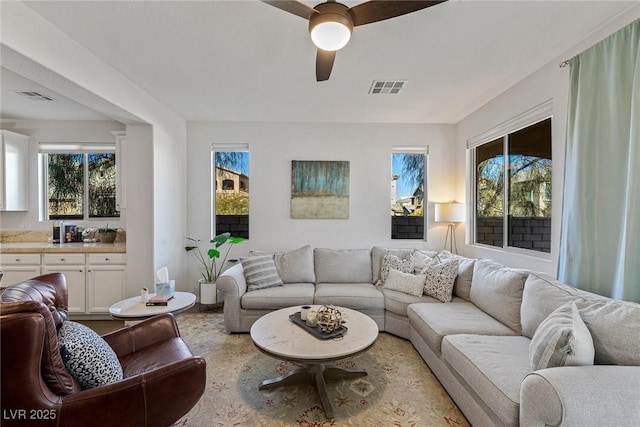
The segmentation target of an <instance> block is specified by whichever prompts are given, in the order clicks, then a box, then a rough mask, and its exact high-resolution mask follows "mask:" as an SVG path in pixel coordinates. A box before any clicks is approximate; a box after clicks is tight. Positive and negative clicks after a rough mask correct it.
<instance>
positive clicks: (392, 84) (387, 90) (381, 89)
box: [369, 80, 407, 95]
mask: <svg viewBox="0 0 640 427" xmlns="http://www.w3.org/2000/svg"><path fill="white" fill-rule="evenodd" d="M406 83H407V81H406V80H374V81H373V83H372V84H371V89H369V95H375V94H381V95H387V94H393V93H398V92H400V89H402V88H403V87H404V85H405V84H406Z"/></svg>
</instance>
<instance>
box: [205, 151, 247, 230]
mask: <svg viewBox="0 0 640 427" xmlns="http://www.w3.org/2000/svg"><path fill="white" fill-rule="evenodd" d="M212 150H213V155H212V158H213V162H212V163H213V189H214V208H213V225H214V230H215V231H214V234H215V235H218V234H222V233H227V232H228V233H231V235H232V236H235V237H244V238H245V239H248V238H249V146H248V145H246V144H224V145H223V144H213V146H212Z"/></svg>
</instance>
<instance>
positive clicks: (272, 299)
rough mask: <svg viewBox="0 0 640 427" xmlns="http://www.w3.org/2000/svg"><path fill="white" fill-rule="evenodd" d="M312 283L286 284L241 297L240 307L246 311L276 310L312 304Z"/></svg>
mask: <svg viewBox="0 0 640 427" xmlns="http://www.w3.org/2000/svg"><path fill="white" fill-rule="evenodd" d="M314 291H315V285H314V284H313V283H287V284H285V285H283V286H276V287H273V288H266V289H259V290H255V291H252V292H246V293H245V294H243V295H242V299H241V301H240V305H241V307H242V308H243V309H246V310H276V309H280V308H284V307H292V306H294V305H308V304H313V293H314Z"/></svg>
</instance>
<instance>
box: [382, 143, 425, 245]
mask: <svg viewBox="0 0 640 427" xmlns="http://www.w3.org/2000/svg"><path fill="white" fill-rule="evenodd" d="M415 150H419V151H422V152H418V153H416V152H402V151H401V150H399V151H398V152H394V153H392V154H391V238H392V239H418V240H424V200H425V194H424V188H425V152H426V148H420V147H416V148H415ZM405 151H408V150H405Z"/></svg>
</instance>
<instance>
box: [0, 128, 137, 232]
mask: <svg viewBox="0 0 640 427" xmlns="http://www.w3.org/2000/svg"><path fill="white" fill-rule="evenodd" d="M0 127H1V128H2V129H6V130H12V131H13V132H17V133H20V134H22V135H27V136H29V137H30V139H29V150H28V152H29V161H28V163H29V170H28V189H29V190H28V191H29V194H28V197H29V210H28V211H27V212H0V228H1V229H2V230H31V231H49V232H51V229H52V221H42V222H40V221H39V217H38V210H39V200H38V186H39V179H38V178H39V175H38V173H39V171H38V143H39V142H113V141H114V140H115V137H114V136H113V135H112V134H111V131H122V130H124V129H125V127H124V125H123V124H122V123H120V122H116V121H92V120H82V121H67V120H57V121H39V120H11V121H7V120H4V121H2V123H0ZM74 223H75V224H76V225H80V226H82V227H104V226H105V222H104V221H74ZM109 226H110V227H121V228H126V214H125V212H123V213H122V215H121V217H120V220H119V221H110V222H109Z"/></svg>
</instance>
